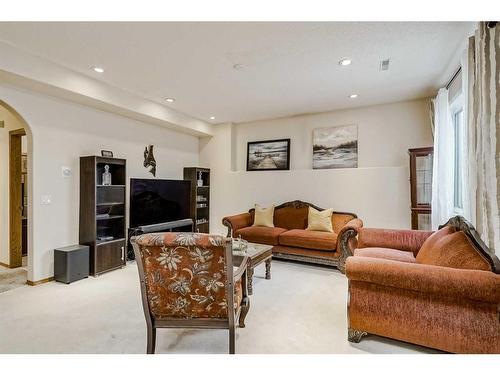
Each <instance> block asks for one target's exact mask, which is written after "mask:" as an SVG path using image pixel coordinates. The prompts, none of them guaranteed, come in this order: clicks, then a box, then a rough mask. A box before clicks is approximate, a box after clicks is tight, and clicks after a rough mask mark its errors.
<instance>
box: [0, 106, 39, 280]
mask: <svg viewBox="0 0 500 375" xmlns="http://www.w3.org/2000/svg"><path fill="white" fill-rule="evenodd" d="M0 110H1V114H2V117H4V118H5V120H7V121H5V122H4V128H3V129H0V130H2V131H3V132H4V134H3V135H2V139H1V144H0V149H1V152H2V155H5V156H6V157H4V156H2V157H1V158H0V163H2V165H1V168H0V170H1V171H2V177H3V178H4V181H5V182H4V185H3V186H2V188H1V189H0V195H1V196H0V202H1V206H2V218H0V232H1V233H2V234H3V236H2V237H3V239H2V242H1V243H0V251H1V254H0V255H1V257H2V259H0V262H1V263H2V266H7V267H9V268H14V269H15V268H16V267H21V266H23V262H22V260H21V259H22V256H23V253H24V252H26V256H27V264H24V266H25V267H26V266H27V271H28V272H27V280H30V279H31V276H32V275H33V256H32V254H33V207H32V201H33V173H32V170H33V168H32V166H33V146H32V145H33V142H32V131H31V128H30V126H29V125H28V123H27V122H26V120H25V119H24V118H23V117H22V116H21V115H20V114H19V113H18V112H17V111H16V110H15V109H14V108H13V107H12V106H10V105H9V104H7V103H6V102H4V101H3V100H1V99H0ZM22 138H25V139H26V143H25V146H21V144H22V143H24V142H22V140H21V139H22ZM7 181H8V183H7ZM21 187H22V188H21ZM23 192H26V194H24V193H23ZM23 218H24V219H23ZM23 225H24V228H22V226H23ZM22 244H24V246H23V248H25V250H26V251H24V249H23V248H22V247H21V245H22ZM29 283H30V282H29V281H28V284H29Z"/></svg>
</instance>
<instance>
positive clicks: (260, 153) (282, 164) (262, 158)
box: [247, 138, 290, 171]
mask: <svg viewBox="0 0 500 375" xmlns="http://www.w3.org/2000/svg"><path fill="white" fill-rule="evenodd" d="M288 169H290V139H289V138H288V139H275V140H271V141H258V142H248V144H247V171H280V170H281V171H282V170H288Z"/></svg>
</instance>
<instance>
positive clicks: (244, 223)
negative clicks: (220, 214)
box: [222, 212, 253, 237]
mask: <svg viewBox="0 0 500 375" xmlns="http://www.w3.org/2000/svg"><path fill="white" fill-rule="evenodd" d="M222 224H223V225H225V226H226V227H227V237H231V236H232V235H233V233H234V232H235V231H236V230H238V229H241V228H246V227H249V226H251V225H252V224H253V223H252V216H251V215H250V214H249V213H248V212H245V213H244V214H239V215H233V216H226V217H224V218H223V219H222Z"/></svg>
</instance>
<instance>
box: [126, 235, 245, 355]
mask: <svg viewBox="0 0 500 375" xmlns="http://www.w3.org/2000/svg"><path fill="white" fill-rule="evenodd" d="M131 242H132V245H133V247H134V252H135V259H137V267H138V270H139V278H140V282H141V294H142V304H143V308H144V314H145V317H146V325H147V337H148V339H147V353H148V354H153V353H154V352H155V344H156V329H157V328H215V329H228V330H229V352H230V353H231V354H233V353H234V350H235V349H234V347H235V342H234V341H235V321H237V320H238V322H239V326H240V327H244V326H245V316H246V315H247V313H248V309H249V308H250V300H249V298H248V292H247V274H246V269H247V267H246V264H247V259H246V258H245V259H243V261H242V263H241V264H240V265H239V267H238V268H237V269H236V267H235V268H234V269H233V258H232V248H231V246H232V245H231V240H230V239H226V238H224V237H222V236H212V235H206V234H199V233H150V234H144V235H141V236H138V237H133V238H132V239H131Z"/></svg>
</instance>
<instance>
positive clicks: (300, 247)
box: [222, 201, 363, 272]
mask: <svg viewBox="0 0 500 375" xmlns="http://www.w3.org/2000/svg"><path fill="white" fill-rule="evenodd" d="M309 206H311V207H313V208H315V209H317V210H323V209H322V208H319V207H317V206H314V205H312V204H310V203H307V202H302V201H293V202H286V203H283V204H281V205H279V206H276V207H275V209H274V228H268V227H254V226H252V224H253V222H254V212H255V210H254V209H251V210H250V211H249V212H245V213H243V214H239V215H234V216H227V217H225V218H223V219H222V223H223V224H224V225H225V226H227V228H228V233H227V235H228V237H231V236H232V237H235V238H237V237H239V236H241V238H243V239H244V240H247V241H249V242H254V243H260V244H266V245H272V246H273V250H272V251H273V258H282V259H289V260H298V261H304V262H309V263H316V264H325V265H332V266H335V267H337V268H338V269H339V270H340V271H341V272H344V266H345V260H346V258H347V257H348V256H349V255H351V254H350V253H348V252H347V249H348V247H347V240H348V239H349V238H352V236H353V233H354V235H355V233H356V229H359V228H361V227H362V226H363V222H362V221H361V220H360V219H358V218H357V216H356V215H355V214H352V213H348V212H334V213H333V215H332V226H333V230H334V232H333V233H331V232H317V231H310V230H305V229H306V228H307V216H308V210H309Z"/></svg>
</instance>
